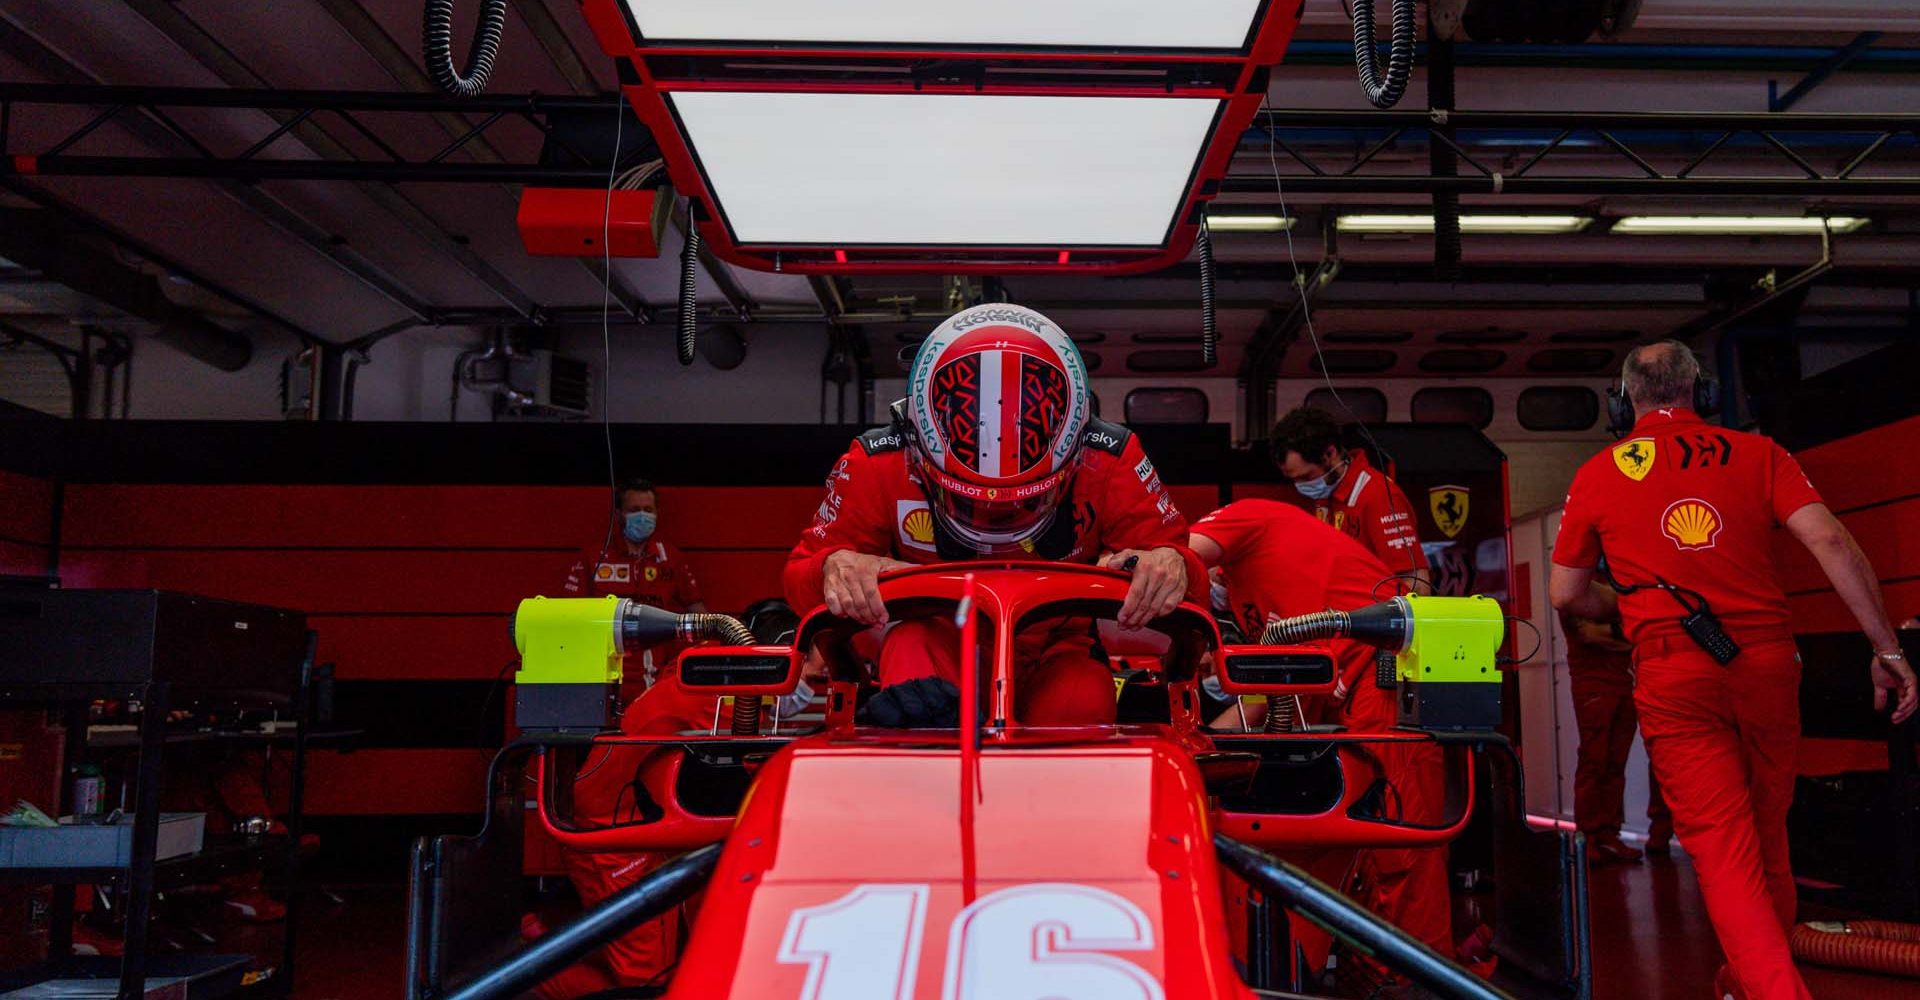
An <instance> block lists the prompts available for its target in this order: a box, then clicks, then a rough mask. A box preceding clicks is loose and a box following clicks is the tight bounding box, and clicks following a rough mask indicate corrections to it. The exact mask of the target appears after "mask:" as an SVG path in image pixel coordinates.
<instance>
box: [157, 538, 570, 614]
mask: <svg viewBox="0 0 1920 1000" xmlns="http://www.w3.org/2000/svg"><path fill="white" fill-rule="evenodd" d="M133 555H135V556H136V557H137V560H138V562H139V563H140V564H142V565H144V566H145V569H146V573H145V584H144V585H145V586H150V587H158V588H160V589H163V590H183V591H187V592H190V593H196V594H204V595H206V596H208V597H219V598H225V599H228V600H235V601H253V602H257V603H260V604H272V605H277V606H280V607H286V608H293V609H296V610H300V611H306V612H314V613H324V612H342V611H359V612H378V613H386V614H392V613H420V612H431V613H448V612H452V613H461V614H474V613H487V612H499V613H506V612H509V611H512V610H513V608H514V606H515V605H516V604H518V603H519V601H520V599H521V598H523V597H526V596H527V595H528V594H530V593H537V592H540V591H543V590H544V591H546V592H549V593H551V592H554V591H557V590H558V589H559V585H560V583H561V581H563V580H564V579H565V577H566V572H567V568H568V566H570V565H571V564H572V562H573V556H572V555H570V554H568V553H551V552H465V551H459V550H453V549H448V550H443V551H415V550H402V551H392V550H375V551H311V550H308V551H300V550H295V551H275V550H271V549H258V550H254V549H240V550H234V549H198V550H168V551H160V552H139V553H134V554H133Z"/></svg>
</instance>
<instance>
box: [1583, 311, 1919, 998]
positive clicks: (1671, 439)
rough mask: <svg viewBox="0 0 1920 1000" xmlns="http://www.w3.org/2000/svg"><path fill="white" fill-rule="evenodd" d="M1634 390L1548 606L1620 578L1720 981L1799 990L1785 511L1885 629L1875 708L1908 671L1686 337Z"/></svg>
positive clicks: (1594, 462) (1650, 732) (1831, 538)
mask: <svg viewBox="0 0 1920 1000" xmlns="http://www.w3.org/2000/svg"><path fill="white" fill-rule="evenodd" d="M1621 387H1622V391H1621V392H1620V393H1618V394H1616V396H1615V398H1614V399H1610V400H1609V407H1608V408H1609V411H1610V415H1611V416H1612V417H1613V424H1614V426H1615V427H1616V429H1619V428H1621V427H1622V426H1623V425H1625V424H1627V423H1628V421H1627V419H1626V417H1627V415H1628V413H1627V411H1628V407H1629V406H1630V407H1631V415H1632V417H1633V421H1632V423H1631V430H1630V431H1627V434H1626V439H1625V440H1623V441H1621V442H1620V443H1619V444H1617V445H1614V446H1613V447H1612V448H1610V449H1609V450H1607V451H1604V452H1601V453H1600V454H1598V455H1595V456H1594V457H1593V458H1592V459H1591V460H1589V461H1588V462H1587V463H1586V464H1585V465H1584V466H1582V467H1581V468H1580V471H1579V473H1578V474H1576V475H1575V476H1574V480H1573V487H1572V490H1571V492H1570V493H1569V494H1568V496H1567V505H1566V513H1565V515H1564V516H1563V518H1562V520H1561V522H1560V538H1559V542H1558V543H1557V545H1556V546H1555V548H1554V551H1553V570H1552V577H1551V580H1550V583H1549V589H1550V591H1551V594H1552V598H1553V605H1554V607H1556V608H1558V609H1560V610H1561V611H1563V612H1568V613H1572V614H1576V615H1580V616H1582V617H1587V618H1601V619H1604V618H1607V617H1609V616H1610V612H1611V609H1610V607H1609V605H1610V604H1611V603H1612V602H1611V601H1610V600H1609V599H1608V597H1607V595H1605V594H1604V593H1602V592H1600V591H1599V588H1598V587H1597V586H1595V583H1594V579H1595V576H1596V573H1599V574H1601V575H1602V576H1603V578H1605V579H1607V582H1608V583H1609V584H1610V585H1612V586H1614V587H1615V588H1616V589H1618V590H1620V591H1622V592H1621V594H1620V598H1619V613H1620V617H1621V622H1622V624H1623V626H1624V628H1625V631H1626V635H1627V639H1628V641H1629V642H1631V643H1632V644H1633V659H1634V669H1635V675H1636V676H1635V682H1634V701H1635V703H1636V704H1637V706H1638V707H1639V711H1640V731H1641V734H1642V735H1643V736H1644V737H1645V738H1646V743H1647V752H1648V755H1649V756H1650V757H1651V758H1652V762H1653V770H1654V773H1655V775H1657V776H1658V778H1659V781H1660V786H1661V790H1662V791H1663V792H1664V793H1665V795H1666V799H1667V804H1668V806H1669V807H1670V808H1671V809H1672V810H1673V822H1674V829H1675V832H1676V833H1677V834H1678V835H1679V837H1680V840H1681V842H1682V843H1684V844H1685V845H1686V848H1687V853H1688V854H1690V855H1692V857H1693V862H1694V867H1695V870H1696V871H1697V872H1698V873H1699V876H1700V888H1701V892H1702V894H1703V895H1704V896H1705V897H1706V902H1707V915H1708V917H1709V918H1710V919H1711V920H1712V922H1713V928H1714V932H1715V934H1716V935H1717V936H1718V937H1719V939H1720V947H1721V949H1722V950H1723V951H1725V952H1726V955H1727V965H1725V966H1722V967H1721V969H1720V972H1719V976H1718V982H1717V983H1716V988H1717V990H1718V992H1719V993H1720V995H1722V996H1731V997H1734V998H1736V1000H1785V998H1806V997H1807V996H1808V993H1807V987H1806V984H1805V983H1804V982H1803V981H1802V980H1801V978H1800V973H1799V971H1798V970H1796V969H1795V968H1794V966H1793V958H1792V955H1791V954H1790V953H1789V952H1788V948H1787V931H1788V929H1789V928H1790V927H1791V925H1792V922H1793V915H1794V908H1795V903H1796V898H1795V891H1794V882H1793V874H1792V872H1791V871H1790V870H1789V866H1788V858H1787V824H1786V820H1787V809H1788V807H1789V806H1790V805H1791V804H1792V801H1793V779H1794V753H1795V749H1796V744H1797V742H1798V740H1799V736H1800V720H1799V706H1798V704H1797V701H1798V693H1799V689H1800V660H1799V656H1798V654H1797V653H1796V651H1795V648H1794V643H1793V631H1792V627H1791V623H1790V621H1789V618H1788V613H1787V602H1786V597H1785V596H1784V594H1783V593H1782V592H1781V589H1780V585H1779V583H1778V582H1776V581H1775V579H1774V576H1773V553H1772V546H1771V537H1772V534H1773V529H1774V528H1775V527H1776V526H1778V525H1785V526H1786V528H1787V530H1788V531H1789V532H1791V533H1792V534H1793V536H1794V537H1795V538H1797V539H1798V540H1799V541H1800V543H1801V544H1802V545H1805V546H1806V547H1807V549H1808V551H1810V552H1811V553H1812V554H1813V556H1814V557H1815V558H1816V559H1817V560H1818V561H1819V563H1820V568H1821V569H1822V570H1823V571H1824V572H1825V573H1826V576H1827V578H1828V579H1829V580H1831V581H1832V582H1833V585H1834V590H1835V591H1836V592H1838V594H1839V595H1840V598H1841V600H1843V601H1844V602H1846V605H1847V608H1848V609H1849V610H1850V611H1852V612H1853V616H1854V618H1855V619H1857V620H1858V621H1859V623H1860V627H1861V628H1862V629H1863V630H1864V631H1865V632H1866V634H1867V637H1868V639H1869V640H1871V641H1872V643H1873V648H1874V650H1876V652H1875V654H1874V659H1873V662H1872V664H1871V676H1872V680H1873V684H1874V687H1875V690H1874V704H1875V706H1876V707H1877V708H1884V707H1885V706H1886V703H1887V701H1888V695H1889V694H1890V693H1891V694H1893V695H1895V697H1896V698H1897V704H1896V705H1895V708H1894V713H1893V719H1894V721H1895V722H1896V723H1897V722H1900V721H1904V720H1905V719H1906V718H1907V717H1909V716H1911V715H1912V714H1913V713H1914V709H1915V707H1916V705H1917V704H1920V695H1917V694H1916V691H1915V684H1914V675H1913V671H1912V670H1911V669H1910V668H1909V667H1908V665H1907V663H1906V660H1905V658H1904V657H1903V656H1902V655H1901V653H1900V644H1899V642H1898V640H1897V639H1896V637H1895V635H1894V631H1893V627H1892V625H1891V624H1889V622H1888V621H1887V615H1886V611H1885V609H1884V608H1883V607H1882V606H1881V601H1880V589H1879V583H1878V581H1877V580H1876V579H1875V577H1874V572H1873V566H1872V565H1871V564H1870V563H1869V562H1868V561H1867V557H1866V555H1865V553H1863V552H1861V551H1860V547H1859V546H1858V545H1857V544H1855V542H1854V540H1853V537H1852V535H1850V534H1848V532H1847V530H1846V528H1844V527H1842V526H1841V524H1840V522H1839V521H1838V520H1836V519H1835V518H1834V516H1833V514H1832V513H1831V512H1829V511H1828V510H1827V507H1826V505H1825V504H1823V503H1821V501H1820V495H1819V493H1817V492H1815V490H1814V488H1813V485H1812V484H1811V483H1809V482H1808V481H1807V478H1806V475H1805V474H1804V473H1802V472H1801V470H1800V466H1799V463H1797V462H1795V461H1794V460H1793V457H1792V456H1791V455H1788V454H1787V452H1786V450H1785V449H1783V448H1781V447H1780V446H1779V445H1778V444H1775V443H1774V442H1773V441H1771V440H1769V439H1767V438H1765V437H1761V436H1760V435H1757V434H1744V433H1740V432H1737V431H1731V430H1725V429H1722V428H1719V427H1716V426H1714V425H1711V424H1708V423H1706V422H1705V421H1704V420H1702V419H1701V417H1700V414H1699V413H1698V412H1697V411H1699V410H1702V409H1708V410H1710V409H1711V407H1712V405H1713V403H1714V401H1715V400H1714V387H1713V385H1712V383H1710V382H1706V381H1704V380H1703V379H1702V378H1701V375H1700V363H1699V361H1698V360H1697V359H1696V358H1695V357H1694V356H1693V352H1692V351H1691V350H1689V349H1688V348H1687V346H1686V345H1685V344H1682V343H1680V342H1678V341H1672V340H1666V341H1660V342H1658V343H1654V344H1648V345H1646V346H1643V347H1639V348H1636V349H1634V350H1633V351H1632V352H1630V353H1629V354H1628V355H1627V359H1626V364H1625V365H1624V368H1623V371H1622V376H1621ZM1603 559H1604V563H1603Z"/></svg>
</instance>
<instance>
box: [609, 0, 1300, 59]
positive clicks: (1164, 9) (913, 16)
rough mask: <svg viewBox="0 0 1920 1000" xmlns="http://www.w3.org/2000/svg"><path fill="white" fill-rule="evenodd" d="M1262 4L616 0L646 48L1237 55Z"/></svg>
mask: <svg viewBox="0 0 1920 1000" xmlns="http://www.w3.org/2000/svg"><path fill="white" fill-rule="evenodd" d="M1264 2H1265V0H1183V2H1181V3H1177V4H1173V3H1167V2H1166V0H967V2H965V3H955V2H953V0H698V2H688V0H625V3H626V8H627V12H628V15H629V16H630V17H631V18H632V19H633V25H634V27H635V28H636V29H638V32H639V35H640V38H641V40H642V41H643V42H644V43H647V44H672V43H676V42H702V43H715V42H721V43H724V42H784V43H796V42H798V43H813V44H824V45H938V46H943V47H947V46H954V45H991V46H1002V45H1007V46H1038V47H1044V48H1076V49H1078V48H1108V47H1111V48H1121V49H1199V50H1213V51H1222V52H1229V51H1244V50H1245V49H1246V48H1247V47H1248V45H1249V42H1250V38H1251V36H1252V34H1253V28H1254V18H1255V17H1256V16H1257V15H1258V14H1259V12H1260V8H1261V6H1262V5H1263V3H1264Z"/></svg>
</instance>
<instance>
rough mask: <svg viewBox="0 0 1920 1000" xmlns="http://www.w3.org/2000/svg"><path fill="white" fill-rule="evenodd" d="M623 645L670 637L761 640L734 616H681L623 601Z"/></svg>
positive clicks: (735, 642)
mask: <svg viewBox="0 0 1920 1000" xmlns="http://www.w3.org/2000/svg"><path fill="white" fill-rule="evenodd" d="M615 618H616V626H617V628H618V629H619V636H620V644H621V646H623V647H624V648H626V649H629V650H634V649H645V648H646V647H648V646H652V645H655V644H657V643H662V642H666V641H667V640H668V639H679V640H681V641H682V642H703V641H705V640H708V639H718V640H720V641H721V642H724V643H726V644H727V645H729V646H752V645H755V644H757V643H758V640H756V639H755V638H754V637H753V633H752V632H750V631H748V630H747V627H746V626H745V625H742V624H740V620H739V619H737V618H734V617H733V616H732V615H704V614H703V615H679V614H674V613H673V612H671V611H668V610H666V609H664V608H656V607H654V606H653V605H651V604H641V603H639V602H637V601H632V600H623V601H621V602H620V609H619V611H618V612H617V613H616V614H615Z"/></svg>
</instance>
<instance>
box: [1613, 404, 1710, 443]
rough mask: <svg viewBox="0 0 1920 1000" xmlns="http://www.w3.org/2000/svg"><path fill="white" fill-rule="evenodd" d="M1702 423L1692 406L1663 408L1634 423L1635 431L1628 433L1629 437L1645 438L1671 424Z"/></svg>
mask: <svg viewBox="0 0 1920 1000" xmlns="http://www.w3.org/2000/svg"><path fill="white" fill-rule="evenodd" d="M1702 422H1703V421H1702V420H1701V419H1700V414H1698V413H1695V412H1693V408H1692V407H1690V406H1663V407H1661V408H1660V409H1657V410H1654V411H1653V412H1651V413H1648V414H1647V415H1646V416H1644V417H1641V418H1640V419H1639V420H1636V421H1634V424H1633V430H1632V431H1630V432H1628V434H1627V436H1628V437H1645V436H1646V435H1647V434H1648V433H1650V432H1653V431H1656V430H1658V429H1660V428H1661V427H1665V426H1668V425H1670V424H1697V423H1702Z"/></svg>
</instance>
